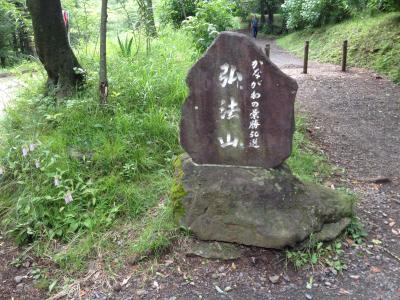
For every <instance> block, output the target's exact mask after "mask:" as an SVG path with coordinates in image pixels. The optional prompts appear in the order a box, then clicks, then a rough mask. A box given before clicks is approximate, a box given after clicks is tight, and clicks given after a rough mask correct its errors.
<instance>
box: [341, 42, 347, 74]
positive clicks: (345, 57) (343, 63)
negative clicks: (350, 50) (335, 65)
mask: <svg viewBox="0 0 400 300" xmlns="http://www.w3.org/2000/svg"><path fill="white" fill-rule="evenodd" d="M347 44H348V43H347V40H345V41H344V42H343V52H342V72H346V66H347Z"/></svg>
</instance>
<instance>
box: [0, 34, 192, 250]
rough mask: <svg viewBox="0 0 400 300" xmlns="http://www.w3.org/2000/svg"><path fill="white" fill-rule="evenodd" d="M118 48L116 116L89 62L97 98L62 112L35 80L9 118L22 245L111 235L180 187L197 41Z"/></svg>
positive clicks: (9, 186)
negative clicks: (182, 127)
mask: <svg viewBox="0 0 400 300" xmlns="http://www.w3.org/2000/svg"><path fill="white" fill-rule="evenodd" d="M109 48H110V49H109V53H110V54H111V55H110V56H109V73H110V74H109V81H110V86H111V87H112V91H111V94H110V98H109V106H108V107H107V109H101V108H100V107H99V106H98V103H97V101H96V80H95V78H96V73H97V71H96V64H95V63H94V62H93V61H92V60H91V58H90V57H86V56H84V57H81V58H80V59H81V61H83V63H84V65H86V66H89V77H88V83H89V86H91V87H90V88H89V89H88V91H86V92H83V93H80V94H78V95H76V96H75V97H74V98H72V99H68V101H66V102H65V103H62V104H59V105H55V102H54V99H53V98H51V97H44V96H43V95H42V94H41V89H40V88H38V87H39V86H41V85H42V82H36V83H32V84H31V86H30V88H29V90H26V91H25V93H24V95H23V96H22V98H20V99H19V100H18V101H17V103H16V106H15V107H14V108H12V109H10V110H9V112H8V114H7V118H6V119H5V121H4V124H3V126H4V132H3V133H2V141H1V145H0V166H1V167H2V170H3V173H4V175H3V176H1V177H0V215H1V220H2V225H3V226H5V227H6V228H8V229H9V232H10V233H11V234H12V235H13V236H15V238H16V239H17V241H18V242H20V243H26V242H30V241H35V240H42V241H46V240H47V241H50V240H52V239H57V240H61V241H64V242H68V241H70V240H71V239H72V237H74V236H76V234H80V233H90V232H99V231H102V230H105V229H107V228H110V227H112V225H113V224H114V222H115V220H116V219H118V218H124V219H126V220H129V219H135V218H138V217H139V216H140V215H141V214H142V213H144V212H146V211H147V210H148V209H149V208H150V207H152V206H154V205H155V204H156V203H157V202H158V200H159V199H160V197H161V196H162V195H165V194H167V193H168V191H169V189H170V186H171V182H170V178H171V177H172V159H173V157H174V156H176V155H178V154H179V153H180V152H181V149H180V147H179V143H178V138H177V136H178V133H177V130H178V126H177V123H178V116H179V111H180V107H181V103H182V101H183V99H184V98H185V96H186V86H185V83H184V78H185V76H186V72H187V70H188V68H189V67H190V66H191V64H192V62H193V61H192V59H193V58H194V57H195V56H194V51H193V49H192V47H191V44H190V41H188V39H187V37H186V35H184V34H183V33H182V32H172V31H171V30H169V29H165V30H164V32H163V36H162V37H161V38H160V39H157V40H156V41H155V42H154V43H153V45H152V52H151V55H148V54H146V52H145V51H143V50H142V51H140V52H139V53H138V54H137V55H136V56H135V57H134V58H132V57H124V56H120V55H113V53H118V52H119V46H118V45H110V47H109ZM90 67H92V69H90ZM93 75H94V77H93ZM34 86H36V88H34ZM71 200H72V202H70V201H71Z"/></svg>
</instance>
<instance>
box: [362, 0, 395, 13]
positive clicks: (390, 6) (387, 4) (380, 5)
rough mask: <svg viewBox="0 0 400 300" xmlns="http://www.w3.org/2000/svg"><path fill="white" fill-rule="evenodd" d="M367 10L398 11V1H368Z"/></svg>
mask: <svg viewBox="0 0 400 300" xmlns="http://www.w3.org/2000/svg"><path fill="white" fill-rule="evenodd" d="M367 6H368V8H369V9H371V10H378V11H386V12H390V11H396V10H400V1H399V0H368V4H367Z"/></svg>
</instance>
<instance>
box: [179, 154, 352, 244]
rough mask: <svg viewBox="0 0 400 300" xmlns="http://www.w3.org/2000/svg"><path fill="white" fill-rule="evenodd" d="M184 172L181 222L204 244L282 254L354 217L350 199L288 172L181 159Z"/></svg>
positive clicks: (287, 170) (284, 168) (280, 169)
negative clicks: (272, 250) (231, 244)
mask: <svg viewBox="0 0 400 300" xmlns="http://www.w3.org/2000/svg"><path fill="white" fill-rule="evenodd" d="M182 170H183V176H182V178H181V179H180V180H181V181H182V186H183V188H184V190H185V191H186V195H185V196H184V197H183V198H182V199H181V202H182V206H183V208H184V215H183V217H182V219H181V223H182V225H184V226H186V227H188V228H189V229H190V230H191V231H192V232H193V233H194V234H195V235H196V236H197V237H198V238H199V239H202V240H216V241H225V242H234V243H238V244H244V245H253V246H259V247H266V248H276V249H281V248H284V247H286V246H295V245H296V244H297V243H299V242H301V241H304V240H305V239H307V238H308V237H309V236H310V234H312V233H318V232H320V231H321V229H322V228H323V227H324V225H325V224H332V223H338V224H342V223H341V222H344V223H345V222H346V219H347V217H349V216H351V215H352V211H353V203H352V200H351V198H349V197H347V196H344V195H342V194H338V193H336V192H335V191H333V190H331V189H327V188H324V187H321V186H317V185H315V184H311V183H301V182H300V181H299V180H298V179H296V178H295V177H294V176H293V175H292V174H291V172H290V170H289V169H288V168H287V167H281V168H279V169H269V170H266V169H263V168H250V167H238V166H213V165H197V164H195V163H193V161H192V160H191V159H190V158H188V157H184V158H183V160H182ZM342 220H344V221H342ZM341 229H343V228H341ZM339 233H340V232H336V235H337V234H339Z"/></svg>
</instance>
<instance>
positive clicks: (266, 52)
mask: <svg viewBox="0 0 400 300" xmlns="http://www.w3.org/2000/svg"><path fill="white" fill-rule="evenodd" d="M270 54H271V45H270V44H266V45H265V55H267V57H268V58H269V57H270Z"/></svg>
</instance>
